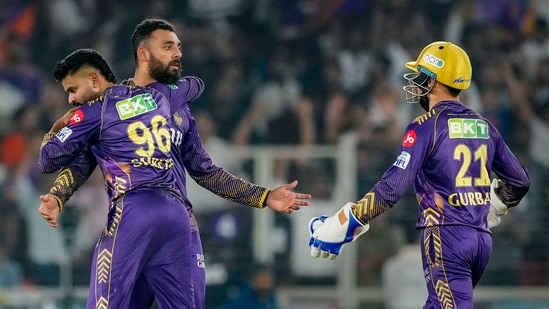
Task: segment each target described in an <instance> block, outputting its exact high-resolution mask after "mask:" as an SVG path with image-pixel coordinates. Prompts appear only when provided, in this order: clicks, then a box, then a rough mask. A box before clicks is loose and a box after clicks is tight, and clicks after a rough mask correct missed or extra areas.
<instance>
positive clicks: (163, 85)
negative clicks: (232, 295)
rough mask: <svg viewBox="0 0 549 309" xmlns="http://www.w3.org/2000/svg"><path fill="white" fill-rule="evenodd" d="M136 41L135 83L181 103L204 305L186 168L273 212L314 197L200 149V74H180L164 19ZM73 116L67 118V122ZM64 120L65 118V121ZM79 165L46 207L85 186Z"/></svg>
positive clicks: (201, 299) (222, 192)
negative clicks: (255, 179)
mask: <svg viewBox="0 0 549 309" xmlns="http://www.w3.org/2000/svg"><path fill="white" fill-rule="evenodd" d="M132 45H133V49H134V56H135V57H136V62H137V69H136V73H135V78H134V79H132V83H133V84H139V85H149V86H150V87H153V88H156V89H159V90H161V91H162V92H163V93H164V94H165V95H166V97H167V98H168V99H169V100H170V102H172V103H176V104H172V106H178V107H179V108H178V109H175V110H172V113H173V125H174V126H173V128H172V129H171V130H172V132H171V133H172V136H171V138H172V152H173V153H174V159H175V170H176V175H177V177H178V181H177V185H178V188H179V189H180V190H181V192H182V193H183V198H184V200H185V205H186V206H187V208H188V213H189V216H190V219H191V229H192V247H191V253H192V256H193V258H194V259H195V260H196V263H195V264H194V268H193V272H192V276H193V283H194V287H195V293H194V294H195V300H196V307H197V308H204V303H205V296H204V291H205V272H204V267H205V266H204V265H205V264H204V257H203V253H202V246H201V241H200V236H199V233H198V226H197V224H196V220H195V219H194V214H193V211H192V205H191V203H190V201H189V200H188V198H187V195H186V190H185V181H186V179H185V169H187V170H188V172H189V174H190V175H191V177H192V178H193V179H194V180H195V181H196V182H197V183H198V184H200V185H201V186H203V187H204V188H207V189H208V190H210V191H212V192H213V193H215V194H217V195H218V196H221V197H223V198H226V199H229V200H232V201H236V202H239V203H241V204H245V205H249V206H252V207H258V208H264V207H265V206H268V207H270V208H272V209H273V210H275V211H279V212H288V213H291V212H292V211H293V210H298V209H299V208H300V207H301V206H307V205H308V202H307V201H303V200H300V199H308V198H310V195H308V194H301V193H293V192H290V191H289V190H291V189H293V188H295V186H296V185H297V182H295V181H294V182H292V183H290V184H287V185H283V186H280V187H278V188H276V189H274V190H269V189H267V188H264V187H262V186H257V185H254V184H252V183H249V182H247V181H244V180H242V179H240V178H238V177H235V176H233V175H231V174H229V173H228V172H226V171H225V170H223V169H222V168H220V167H217V166H215V165H214V164H213V163H212V162H211V159H210V157H209V155H208V154H207V153H206V151H205V150H204V148H203V147H202V143H201V141H200V138H199V136H198V132H197V127H196V124H195V121H194V118H193V117H192V114H191V111H190V109H189V107H188V105H187V103H190V102H191V101H193V100H194V99H196V98H197V97H198V96H199V95H200V94H201V93H202V91H203V88H204V85H203V83H202V81H201V80H200V79H198V78H196V77H184V78H183V79H181V78H180V75H179V74H180V73H179V65H180V64H179V58H180V56H181V52H180V50H179V47H180V46H179V45H180V42H179V40H178V39H177V36H176V35H175V32H174V29H173V26H172V25H170V24H169V23H167V22H166V21H163V20H153V19H149V20H145V21H143V22H142V23H141V24H139V25H138V26H137V27H136V29H135V32H134V35H133V36H132ZM69 95H70V94H69ZM180 104H181V105H180ZM69 116H70V115H69ZM69 116H66V117H64V118H65V120H64V122H65V123H66V121H67V119H68V118H69ZM60 121H61V122H62V120H60ZM78 168H79V169H80V170H79V171H72V174H73V175H74V177H73V178H74V179H77V181H74V182H72V183H70V184H67V183H66V181H65V180H66V179H67V177H61V178H58V179H57V180H56V182H55V185H54V187H53V188H52V189H51V190H50V193H49V196H42V197H41V199H42V205H43V206H44V207H46V205H49V206H48V207H50V208H53V209H54V210H55V208H57V204H59V205H64V203H65V202H66V201H67V200H68V198H69V197H70V196H71V195H72V193H73V192H74V191H75V190H76V189H77V188H78V187H79V186H80V185H81V184H83V182H84V181H85V179H87V176H85V177H80V176H79V175H82V174H84V175H86V174H87V175H88V176H89V174H90V173H91V171H90V169H89V168H88V169H86V168H82V167H78ZM91 169H93V168H91ZM68 170H69V171H70V170H71V169H68ZM60 176H61V175H60ZM54 198H55V199H56V200H54ZM41 207H42V206H41ZM45 219H46V220H50V221H48V222H49V223H50V225H52V226H56V221H55V220H51V217H49V218H45ZM147 285H148V284H147V283H146V282H145V281H138V282H137V283H136V289H135V292H134V295H133V296H132V304H133V305H132V308H148V307H149V306H150V303H152V300H153V295H152V294H151V293H150V289H149V290H148V288H147Z"/></svg>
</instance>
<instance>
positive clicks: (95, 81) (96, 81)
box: [89, 72, 100, 88]
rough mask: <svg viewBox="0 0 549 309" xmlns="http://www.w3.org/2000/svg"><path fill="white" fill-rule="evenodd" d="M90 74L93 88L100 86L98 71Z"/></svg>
mask: <svg viewBox="0 0 549 309" xmlns="http://www.w3.org/2000/svg"><path fill="white" fill-rule="evenodd" d="M89 76H90V83H91V85H92V88H97V87H99V83H100V80H99V74H97V72H91V73H90V75H89Z"/></svg>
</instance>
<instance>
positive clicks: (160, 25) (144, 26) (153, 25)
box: [132, 18, 175, 63]
mask: <svg viewBox="0 0 549 309" xmlns="http://www.w3.org/2000/svg"><path fill="white" fill-rule="evenodd" d="M156 30H168V31H171V32H175V27H174V26H173V25H172V24H170V23H169V22H167V21H165V20H163V19H153V18H149V19H145V20H143V21H142V22H141V23H139V24H138V25H137V26H135V29H134V30H133V34H132V51H133V58H134V60H135V62H136V63H137V48H138V47H139V44H141V43H142V42H146V41H147V40H148V39H149V38H150V37H151V34H152V33H153V32H154V31H156Z"/></svg>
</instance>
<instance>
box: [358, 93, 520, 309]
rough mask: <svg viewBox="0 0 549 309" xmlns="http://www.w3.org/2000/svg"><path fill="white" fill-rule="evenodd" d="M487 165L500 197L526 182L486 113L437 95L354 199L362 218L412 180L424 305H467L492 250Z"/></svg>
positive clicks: (513, 197) (508, 198)
mask: <svg viewBox="0 0 549 309" xmlns="http://www.w3.org/2000/svg"><path fill="white" fill-rule="evenodd" d="M492 173H494V174H496V176H497V177H499V178H500V179H501V180H503V181H504V182H505V185H504V186H503V188H502V189H501V191H499V194H500V197H501V199H502V201H503V202H504V203H505V204H506V205H508V206H510V207H512V206H516V205H517V204H518V203H519V202H520V200H521V199H522V198H523V197H524V195H525V194H526V192H527V191H528V188H529V186H530V179H529V176H528V173H527V171H526V169H525V168H524V167H523V166H522V165H521V164H520V162H519V161H518V160H517V158H516V157H515V156H514V155H513V153H512V152H511V151H510V150H509V148H508V147H507V145H506V144H505V141H504V140H503V138H502V136H501V135H500V134H499V132H498V131H497V129H496V128H495V127H494V126H492V124H491V123H490V122H489V121H488V120H487V119H486V118H484V117H482V116H481V115H479V114H478V113H477V112H475V111H474V110H472V109H470V108H467V107H466V106H464V105H463V104H461V103H460V102H457V101H443V102H440V103H438V104H436V105H435V106H434V107H433V108H432V109H431V110H430V111H429V112H427V113H425V114H424V115H422V116H420V117H418V118H416V119H415V120H414V121H413V122H412V123H411V124H410V125H409V126H408V128H407V129H406V133H405V134H404V138H403V140H402V145H401V151H400V154H399V155H398V157H397V159H396V161H395V162H394V163H393V165H392V166H391V167H390V168H389V169H388V170H387V171H386V172H385V174H384V175H383V176H382V178H381V179H380V180H379V181H378V182H377V184H376V185H375V186H374V188H373V189H372V190H371V191H370V192H368V193H367V194H366V195H365V196H364V197H363V198H362V199H361V200H360V201H358V203H357V206H358V207H356V206H355V207H356V209H355V210H354V211H356V212H357V213H356V215H357V217H358V218H360V219H361V220H362V221H368V220H370V219H371V218H374V217H376V216H377V215H379V214H381V213H382V212H384V211H385V210H387V209H389V208H390V207H392V206H393V205H394V204H395V203H396V202H397V201H398V200H399V199H400V197H401V196H402V194H403V193H404V191H405V190H407V189H408V188H409V187H410V186H411V185H412V184H413V185H414V189H415V192H416V197H417V200H418V204H419V205H418V208H419V218H418V220H417V224H416V226H417V228H418V229H420V230H421V232H420V233H421V245H420V247H421V249H422V259H423V272H424V274H425V281H426V284H427V290H428V292H429V293H428V294H429V296H428V299H427V301H426V304H425V306H424V308H430V309H431V308H440V309H442V308H472V307H473V288H474V287H475V285H476V284H477V283H478V281H479V280H480V278H481V277H482V274H483V273H484V270H485V269H486V266H487V265H488V261H489V259H490V255H491V251H492V238H491V232H490V230H489V229H488V223H487V216H488V212H489V209H490V185H491V175H492Z"/></svg>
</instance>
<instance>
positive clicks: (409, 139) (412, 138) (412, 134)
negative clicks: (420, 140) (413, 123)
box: [402, 130, 417, 147]
mask: <svg viewBox="0 0 549 309" xmlns="http://www.w3.org/2000/svg"><path fill="white" fill-rule="evenodd" d="M416 141H417V134H416V131H414V130H409V131H408V132H406V134H404V138H403V139H402V146H404V147H412V146H414V144H415V143H416Z"/></svg>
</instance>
